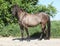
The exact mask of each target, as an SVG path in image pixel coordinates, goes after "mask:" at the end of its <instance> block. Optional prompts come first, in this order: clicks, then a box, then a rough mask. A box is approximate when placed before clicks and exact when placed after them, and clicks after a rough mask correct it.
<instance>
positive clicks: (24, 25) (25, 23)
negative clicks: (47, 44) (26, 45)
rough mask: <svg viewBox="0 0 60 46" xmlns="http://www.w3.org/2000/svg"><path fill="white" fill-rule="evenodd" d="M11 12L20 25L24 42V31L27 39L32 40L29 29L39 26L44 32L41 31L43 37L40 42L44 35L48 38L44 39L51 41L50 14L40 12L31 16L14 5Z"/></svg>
mask: <svg viewBox="0 0 60 46" xmlns="http://www.w3.org/2000/svg"><path fill="white" fill-rule="evenodd" d="M11 12H12V15H14V16H15V17H16V18H17V20H18V23H19V26H20V30H21V38H22V40H23V32H24V29H25V31H26V33H27V38H28V39H29V38H30V35H29V32H28V28H29V27H35V26H37V25H39V24H40V25H41V27H42V29H41V30H42V31H41V36H40V38H39V39H40V40H42V37H43V35H44V34H45V35H46V36H45V37H44V39H50V25H51V24H50V17H49V15H48V14H46V13H45V12H39V13H36V14H30V13H27V12H25V11H24V10H23V9H22V8H20V7H19V6H18V5H13V6H12V7H11Z"/></svg>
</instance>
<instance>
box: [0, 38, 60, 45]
mask: <svg viewBox="0 0 60 46" xmlns="http://www.w3.org/2000/svg"><path fill="white" fill-rule="evenodd" d="M0 46H60V39H50V40H44V39H43V40H38V39H31V40H30V41H27V40H24V41H20V39H19V38H10V37H8V38H7V37H4V38H0Z"/></svg>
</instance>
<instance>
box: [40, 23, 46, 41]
mask: <svg viewBox="0 0 60 46" xmlns="http://www.w3.org/2000/svg"><path fill="white" fill-rule="evenodd" d="M41 27H42V31H41V35H40V40H42V38H43V36H44V31H45V28H46V25H45V24H41Z"/></svg>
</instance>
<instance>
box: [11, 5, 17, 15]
mask: <svg viewBox="0 0 60 46" xmlns="http://www.w3.org/2000/svg"><path fill="white" fill-rule="evenodd" d="M17 9H18V5H13V6H12V7H11V12H12V15H14V16H15V15H16V14H17Z"/></svg>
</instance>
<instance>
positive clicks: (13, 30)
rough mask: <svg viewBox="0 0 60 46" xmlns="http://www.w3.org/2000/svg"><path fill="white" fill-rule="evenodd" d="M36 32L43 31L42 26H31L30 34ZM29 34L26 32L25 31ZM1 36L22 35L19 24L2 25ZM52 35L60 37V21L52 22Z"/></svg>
mask: <svg viewBox="0 0 60 46" xmlns="http://www.w3.org/2000/svg"><path fill="white" fill-rule="evenodd" d="M24 32H25V31H24ZM36 32H41V26H37V27H33V28H29V34H30V35H33V34H34V33H36ZM24 35H25V36H27V34H26V32H25V33H24ZM0 36H3V37H9V36H14V37H20V36H21V34H20V28H19V25H18V24H10V25H8V26H4V27H3V28H2V27H1V30H0ZM51 37H52V38H60V21H52V22H51Z"/></svg>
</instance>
